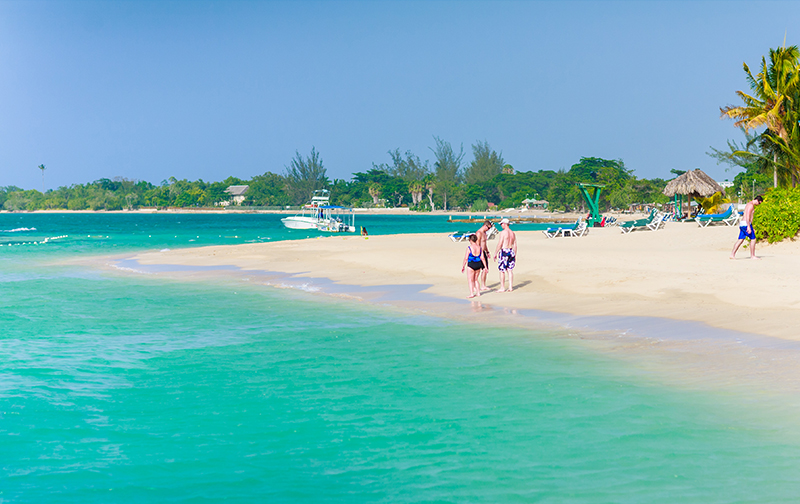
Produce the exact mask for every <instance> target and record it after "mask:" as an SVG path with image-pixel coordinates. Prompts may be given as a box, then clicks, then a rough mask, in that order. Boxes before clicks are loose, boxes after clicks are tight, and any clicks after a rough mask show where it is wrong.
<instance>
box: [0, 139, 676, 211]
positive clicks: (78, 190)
mask: <svg viewBox="0 0 800 504" xmlns="http://www.w3.org/2000/svg"><path fill="white" fill-rule="evenodd" d="M430 150H431V152H432V154H433V157H434V161H433V163H431V162H429V161H427V160H423V159H421V158H420V157H419V156H418V155H416V154H414V153H413V152H411V151H405V152H401V151H400V149H395V150H392V151H389V152H388V155H389V160H388V162H384V163H379V164H375V163H373V165H372V167H371V168H370V169H368V170H365V171H361V172H356V173H354V174H353V176H352V178H351V180H342V179H333V180H330V179H329V178H328V177H327V171H326V168H325V167H324V164H323V160H322V158H321V156H320V153H319V152H318V151H317V150H316V149H312V150H311V153H310V154H309V155H308V156H303V155H302V154H300V153H299V152H296V153H295V156H294V158H292V159H291V160H290V163H289V165H287V166H286V167H285V168H284V170H283V172H282V173H272V172H266V173H264V174H262V175H257V176H255V177H252V178H251V179H240V178H236V177H228V178H226V179H225V180H222V181H218V182H206V181H203V180H196V181H189V180H178V179H176V178H174V177H170V178H168V179H165V180H163V181H162V182H161V183H160V184H152V183H150V182H146V181H137V180H129V179H126V178H120V177H117V178H113V179H107V178H103V179H99V180H95V181H94V182H90V183H87V184H73V185H71V186H64V187H59V188H57V189H53V190H48V191H46V192H40V191H37V190H22V189H20V188H18V187H0V206H2V208H4V209H6V210H11V211H20V210H41V209H51V210H56V209H66V210H122V209H135V208H141V207H157V208H168V207H178V208H191V207H214V206H218V205H228V204H229V202H230V196H229V195H228V194H227V193H226V192H225V190H226V189H227V188H228V187H229V186H231V185H248V186H250V187H249V188H248V190H247V192H246V193H245V200H244V202H243V203H242V204H243V205H244V206H249V207H253V208H285V207H287V206H297V205H301V204H303V203H305V202H306V201H308V199H309V196H310V195H311V193H312V191H314V190H315V189H328V190H330V191H331V201H332V203H335V204H338V205H343V206H357V207H375V206H380V207H401V206H403V207H409V208H410V209H412V210H415V211H423V212H424V211H430V210H435V209H444V210H449V209H464V210H469V209H472V210H474V211H485V210H487V209H490V208H492V207H501V208H508V207H518V206H520V205H522V204H523V201H524V200H535V199H537V200H541V199H544V200H548V201H549V207H550V208H551V209H555V210H583V204H584V203H583V199H582V198H581V196H580V193H579V191H578V188H577V184H578V183H579V182H583V183H591V184H602V185H604V186H605V189H603V192H602V196H601V200H600V205H601V209H603V210H608V209H611V208H628V206H629V205H630V204H632V203H657V202H666V201H667V198H666V197H665V196H663V195H662V194H661V191H662V190H663V188H664V185H665V184H666V181H664V180H662V179H653V180H647V179H638V178H637V177H635V176H634V175H633V170H630V169H628V168H627V167H626V166H625V164H624V163H623V161H622V160H621V159H617V160H608V159H602V158H595V157H584V158H580V160H579V161H578V162H577V163H576V164H574V165H572V166H571V167H570V168H569V169H568V170H564V169H562V170H538V171H516V170H515V169H514V167H513V166H511V165H510V164H507V163H506V162H505V161H504V159H503V156H502V153H500V152H497V151H495V150H494V149H493V148H492V147H491V146H490V145H489V143H488V142H476V143H475V144H474V145H473V146H472V153H473V159H472V160H471V161H470V162H469V163H466V162H465V161H464V148H463V146H460V147H459V149H457V150H456V149H454V148H453V147H452V145H451V144H450V143H449V142H446V141H444V140H442V139H440V138H438V137H434V146H433V147H432V148H431V149H430Z"/></svg>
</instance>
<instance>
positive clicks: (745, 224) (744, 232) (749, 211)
mask: <svg viewBox="0 0 800 504" xmlns="http://www.w3.org/2000/svg"><path fill="white" fill-rule="evenodd" d="M762 201H764V198H762V197H761V196H756V197H755V199H753V201H749V202H748V203H747V205H746V206H745V207H744V214H742V220H741V222H739V240H737V242H736V244H734V246H733V252H731V259H736V251H737V250H739V247H740V246H741V245H742V243H743V242H744V240H745V238H750V259H759V258H758V257H756V232H755V230H754V229H753V214H754V213H755V212H756V207H757V206H758V205H760V204H761V202H762Z"/></svg>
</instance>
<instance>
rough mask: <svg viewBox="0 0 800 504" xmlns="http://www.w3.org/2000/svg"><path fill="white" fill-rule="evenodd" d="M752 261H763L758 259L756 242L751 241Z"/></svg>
mask: <svg viewBox="0 0 800 504" xmlns="http://www.w3.org/2000/svg"><path fill="white" fill-rule="evenodd" d="M750 259H761V258H760V257H756V241H755V240H750Z"/></svg>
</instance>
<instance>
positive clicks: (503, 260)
mask: <svg viewBox="0 0 800 504" xmlns="http://www.w3.org/2000/svg"><path fill="white" fill-rule="evenodd" d="M509 224H510V222H509V220H508V219H503V220H501V221H500V227H501V228H503V230H502V231H501V232H500V235H499V237H498V240H497V248H495V250H494V260H495V261H497V269H499V270H500V288H499V289H497V292H511V291H513V290H514V265H515V264H516V262H517V235H515V234H514V231H511V228H510V227H509ZM498 254H499V259H498ZM506 272H508V289H506Z"/></svg>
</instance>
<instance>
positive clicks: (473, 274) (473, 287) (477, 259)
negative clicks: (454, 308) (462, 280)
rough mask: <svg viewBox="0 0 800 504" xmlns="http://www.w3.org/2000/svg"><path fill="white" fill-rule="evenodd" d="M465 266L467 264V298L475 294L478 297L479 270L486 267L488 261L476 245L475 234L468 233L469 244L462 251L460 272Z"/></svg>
mask: <svg viewBox="0 0 800 504" xmlns="http://www.w3.org/2000/svg"><path fill="white" fill-rule="evenodd" d="M467 266H469V271H467V285H468V286H469V296H467V299H470V298H474V297H476V296H477V297H480V295H481V286H480V281H479V277H480V272H481V270H486V269H488V268H489V263H488V262H487V261H486V257H485V256H484V255H483V251H482V250H481V248H480V247H479V246H478V237H477V236H476V235H470V237H469V246H468V247H467V250H465V251H464V262H463V263H461V273H464V268H465V267H467Z"/></svg>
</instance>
